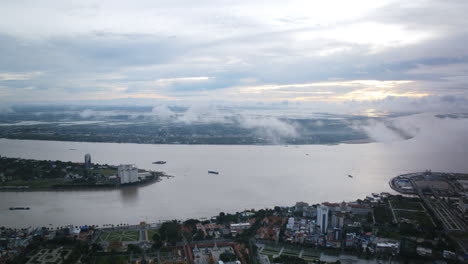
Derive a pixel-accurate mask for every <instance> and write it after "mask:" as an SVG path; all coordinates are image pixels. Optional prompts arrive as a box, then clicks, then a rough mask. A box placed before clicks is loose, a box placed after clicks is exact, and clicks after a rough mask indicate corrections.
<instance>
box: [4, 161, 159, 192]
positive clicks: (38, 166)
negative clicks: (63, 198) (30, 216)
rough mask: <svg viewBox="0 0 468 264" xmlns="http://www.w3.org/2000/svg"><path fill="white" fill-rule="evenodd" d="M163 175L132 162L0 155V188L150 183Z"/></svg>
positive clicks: (73, 187) (60, 187)
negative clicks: (44, 158) (66, 160)
mask: <svg viewBox="0 0 468 264" xmlns="http://www.w3.org/2000/svg"><path fill="white" fill-rule="evenodd" d="M119 167H120V169H119ZM119 170H122V171H121V172H119ZM164 175H165V174H164V173H163V172H158V171H147V170H142V169H138V168H136V167H135V166H133V165H119V166H115V165H108V164H92V163H89V164H85V163H77V162H64V161H59V160H57V161H51V160H32V159H20V158H7V157H1V156H0V190H1V191H9V190H14V191H18V190H47V189H54V190H56V189H79V188H118V187H124V186H131V185H144V184H149V183H153V182H155V181H158V180H159V179H160V177H161V176H164Z"/></svg>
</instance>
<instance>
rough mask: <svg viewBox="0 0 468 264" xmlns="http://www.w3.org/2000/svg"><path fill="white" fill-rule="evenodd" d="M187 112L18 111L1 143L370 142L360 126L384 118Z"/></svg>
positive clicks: (5, 121)
mask: <svg viewBox="0 0 468 264" xmlns="http://www.w3.org/2000/svg"><path fill="white" fill-rule="evenodd" d="M190 111H191V110H190V109H189V108H187V109H186V108H181V107H165V108H164V110H160V108H152V107H130V106H125V107H119V106H105V107H104V106H103V107H97V106H95V107H90V106H73V107H71V106H70V107H69V106H17V107H13V108H11V111H8V112H4V113H0V138H9V139H32V140H57V141H79V142H116V143H142V144H220V145H225V144H231V145H270V144H339V143H368V142H372V141H373V140H372V139H371V138H369V136H368V135H367V134H366V132H365V131H363V130H362V129H361V128H360V125H363V124H366V122H369V121H372V120H383V118H384V117H382V116H375V117H369V116H363V115H334V114H325V113H317V114H313V115H297V114H296V115H295V114H291V115H288V116H274V115H265V114H262V115H258V114H256V113H257V111H256V110H255V109H254V110H249V111H245V112H246V114H232V111H226V110H224V111H223V112H220V113H217V112H214V111H213V112H210V111H205V112H196V113H192V112H190ZM262 111H263V112H265V110H262ZM390 126H391V124H390ZM390 129H393V128H392V127H390ZM395 130H396V129H395ZM397 132H398V133H400V132H401V131H397ZM400 134H402V137H403V138H410V136H409V135H406V134H404V133H403V132H401V133H400Z"/></svg>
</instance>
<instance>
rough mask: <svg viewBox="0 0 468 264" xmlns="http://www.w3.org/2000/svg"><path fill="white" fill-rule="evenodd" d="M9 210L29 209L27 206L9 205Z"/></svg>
mask: <svg viewBox="0 0 468 264" xmlns="http://www.w3.org/2000/svg"><path fill="white" fill-rule="evenodd" d="M10 210H29V207H10Z"/></svg>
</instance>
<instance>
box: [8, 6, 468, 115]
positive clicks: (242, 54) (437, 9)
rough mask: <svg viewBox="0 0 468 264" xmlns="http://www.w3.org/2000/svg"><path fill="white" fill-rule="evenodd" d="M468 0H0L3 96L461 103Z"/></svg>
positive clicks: (18, 99)
mask: <svg viewBox="0 0 468 264" xmlns="http://www.w3.org/2000/svg"><path fill="white" fill-rule="evenodd" d="M467 12H468V1H465V0H460V1H457V0H453V1H425V0H424V1H419V0H415V1H393V0H388V1H387V0H382V1H372V0H355V1H347V0H343V1H339V0H327V1H310V0H305V1H295V0H292V1H275V0H268V1H262V0H259V1H246V0H235V1H227V0H200V1H187V0H185V1H184V0H182V1H174V0H171V1H161V0H160V1H154V0H140V1H120V0H112V1H97V0H96V1H94V0H82V1H61V0H43V1H32V0H31V1H23V0H5V1H0V17H1V19H0V104H4V105H6V104H15V103H57V102H60V103H68V102H70V103H73V102H94V103H103V102H104V103H105V102H119V103H125V102H144V103H150V104H151V103H171V102H197V103H201V104H203V103H206V102H221V103H226V104H240V105H242V104H249V103H251V104H269V105H275V104H290V105H291V104H295V105H303V106H313V107H315V108H316V109H318V110H320V109H322V108H323V109H333V108H336V109H338V108H342V107H348V108H353V107H356V106H361V107H363V109H370V110H372V109H385V110H389V111H397V110H401V111H408V110H412V109H413V110H414V109H416V108H417V109H422V110H427V111H442V110H443V111H455V112H456V111H468V110H467V105H468V102H467V101H468V88H467V84H468V45H466V43H468V17H467V16H466V13H467Z"/></svg>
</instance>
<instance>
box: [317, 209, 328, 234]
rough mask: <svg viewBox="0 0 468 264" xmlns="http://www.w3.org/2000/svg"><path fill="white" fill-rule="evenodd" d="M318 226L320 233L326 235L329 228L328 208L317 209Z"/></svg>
mask: <svg viewBox="0 0 468 264" xmlns="http://www.w3.org/2000/svg"><path fill="white" fill-rule="evenodd" d="M317 225H318V226H320V232H321V233H325V232H326V231H327V228H328V207H327V206H325V205H320V206H319V207H317Z"/></svg>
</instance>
